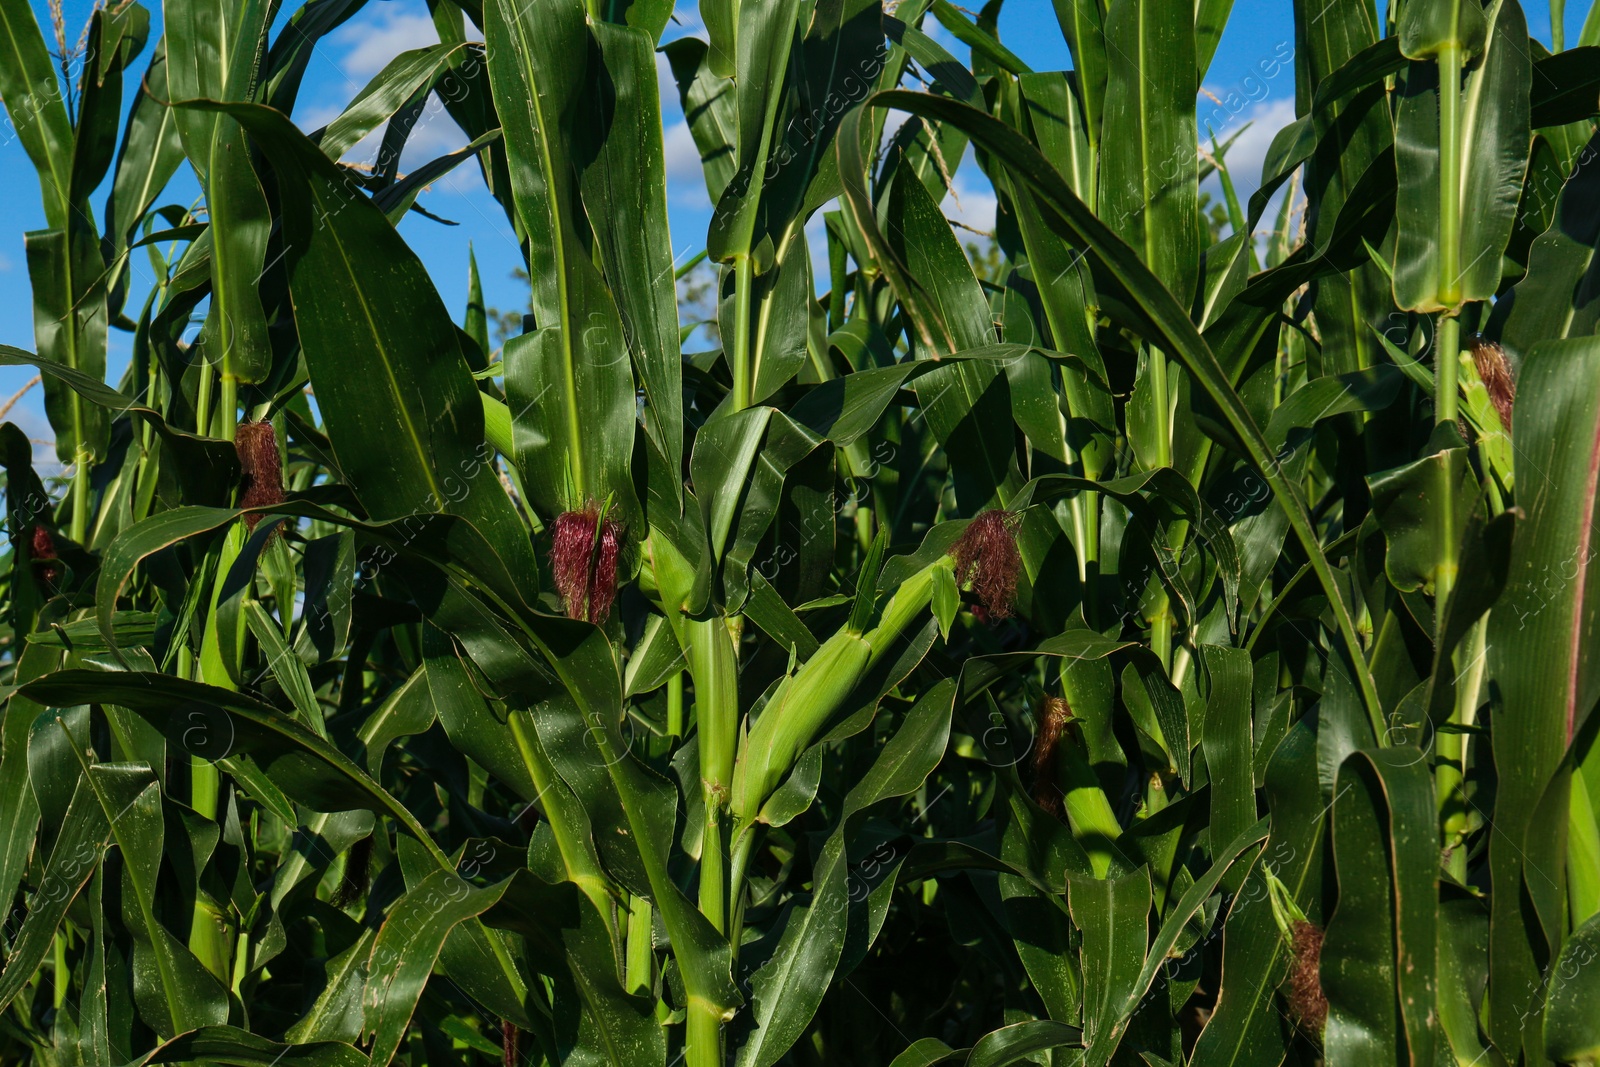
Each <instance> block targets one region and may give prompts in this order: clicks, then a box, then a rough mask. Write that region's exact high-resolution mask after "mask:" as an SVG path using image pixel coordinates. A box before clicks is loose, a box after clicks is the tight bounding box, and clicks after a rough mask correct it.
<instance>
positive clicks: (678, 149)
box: [662, 122, 704, 184]
mask: <svg viewBox="0 0 1600 1067" xmlns="http://www.w3.org/2000/svg"><path fill="white" fill-rule="evenodd" d="M662 136H663V138H664V148H665V149H666V156H667V181H669V182H695V183H702V184H703V182H704V179H703V177H702V176H701V170H700V149H699V147H698V146H697V145H696V144H695V143H694V134H692V133H690V132H689V124H688V123H687V122H675V123H673V124H672V125H671V126H668V127H667V128H666V130H665V131H664V132H663V134H662Z"/></svg>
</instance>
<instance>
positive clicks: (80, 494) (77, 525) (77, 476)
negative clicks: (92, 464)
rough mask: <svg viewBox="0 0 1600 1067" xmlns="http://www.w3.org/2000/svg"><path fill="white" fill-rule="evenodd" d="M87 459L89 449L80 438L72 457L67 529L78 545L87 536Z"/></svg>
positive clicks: (88, 486) (88, 487)
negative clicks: (70, 495) (70, 513)
mask: <svg viewBox="0 0 1600 1067" xmlns="http://www.w3.org/2000/svg"><path fill="white" fill-rule="evenodd" d="M89 459H90V457H89V450H88V449H86V448H84V447H83V442H82V440H80V441H79V442H78V449H77V455H76V456H75V457H74V459H73V465H74V470H73V472H72V525H71V527H70V528H69V530H68V536H70V537H71V538H72V539H73V540H74V541H76V542H77V543H78V544H80V545H81V544H83V543H84V541H85V540H86V539H87V538H88V536H89V489H90V485H89Z"/></svg>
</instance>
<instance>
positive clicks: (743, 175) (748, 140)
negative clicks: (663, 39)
mask: <svg viewBox="0 0 1600 1067" xmlns="http://www.w3.org/2000/svg"><path fill="white" fill-rule="evenodd" d="M733 10H734V11H735V12H736V13H737V18H738V20H739V25H738V31H737V33H738V37H737V63H736V67H737V71H736V72H730V71H719V72H720V73H723V74H724V75H726V74H727V73H734V74H735V77H734V83H735V85H736V86H737V87H738V90H737V92H738V95H737V97H736V101H737V103H736V114H737V115H738V131H739V135H738V138H737V139H736V140H735V141H734V146H735V153H734V160H735V170H734V174H733V177H732V178H731V179H730V180H729V182H728V185H727V188H725V189H724V190H723V191H722V195H721V196H720V197H718V198H717V207H716V211H715V212H714V213H713V214H712V216H711V228H710V230H709V231H707V233H706V251H707V252H708V253H709V254H710V256H711V258H712V259H714V260H716V261H717V262H719V263H727V262H730V261H732V260H733V259H735V258H737V257H744V256H748V255H750V254H751V252H752V251H754V250H755V249H754V240H755V235H756V226H757V220H758V215H759V212H760V209H761V202H762V197H763V194H764V192H765V189H766V182H767V177H768V173H767V172H768V164H769V162H770V157H771V153H772V151H773V149H774V148H775V147H776V145H777V144H778V143H779V136H780V134H779V131H778V130H777V129H776V126H777V122H776V121H775V120H776V119H777V116H778V109H779V105H780V104H781V103H782V102H783V98H784V95H785V92H784V91H785V88H786V82H785V79H786V77H787V74H788V68H789V55H790V52H791V50H792V49H791V45H792V44H793V38H794V32H795V16H796V13H797V12H798V11H799V0H771V2H769V3H746V4H737V3H736V4H734V5H733ZM709 24H710V23H709V22H708V25H709ZM711 46H712V51H711V53H710V55H711V64H712V70H714V71H717V70H718V64H719V62H720V61H721V60H719V57H720V56H721V53H720V52H719V51H718V49H719V42H718V40H717V35H716V34H715V33H713V34H712V40H711Z"/></svg>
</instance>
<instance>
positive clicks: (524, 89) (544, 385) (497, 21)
mask: <svg viewBox="0 0 1600 1067" xmlns="http://www.w3.org/2000/svg"><path fill="white" fill-rule="evenodd" d="M485 18H486V19H487V20H488V25H487V26H485V28H484V29H485V32H486V35H487V42H488V54H489V80H490V84H491V85H492V87H493V90H494V98H495V105H496V108H497V109H498V112H499V115H500V119H501V123H502V125H503V126H504V128H505V140H506V146H507V149H508V153H509V160H510V163H511V183H512V188H513V190H514V192H515V199H516V207H517V214H518V218H519V219H520V221H521V224H522V231H523V232H524V233H525V234H527V235H528V238H529V245H528V248H529V273H530V275H531V277H532V281H533V294H532V306H533V317H534V321H535V323H536V325H537V330H536V332H534V333H532V334H524V335H523V336H522V337H520V338H517V339H515V341H514V343H511V344H508V345H507V346H506V355H505V358H506V369H507V382H506V386H507V400H508V402H509V404H510V406H511V409H512V425H513V432H514V441H515V446H516V452H517V455H516V460H517V465H518V467H519V469H520V470H521V471H522V474H523V478H524V481H525V483H526V484H527V485H528V488H529V492H530V494H531V497H532V499H531V501H530V503H532V505H533V506H534V508H535V510H536V511H538V512H539V514H540V517H541V519H543V520H544V521H545V522H546V523H549V522H550V521H552V520H553V519H554V518H555V517H556V515H558V514H560V513H561V512H564V511H571V510H577V509H580V508H582V507H584V506H585V505H586V504H587V503H589V502H590V501H591V500H592V501H594V502H595V503H597V504H599V503H604V502H605V501H606V499H607V498H608V497H611V498H613V499H614V503H613V506H615V507H617V508H619V509H620V512H621V517H622V518H623V520H624V521H625V522H631V521H632V520H634V519H635V518H636V517H637V512H638V507H637V504H636V503H635V502H634V494H633V480H632V476H631V474H630V470H629V467H630V462H631V458H632V454H633V436H634V424H635V422H636V413H635V403H636V402H635V399H634V396H635V394H634V383H633V374H632V371H631V369H630V366H629V359H628V352H627V347H628V342H627V338H626V337H625V336H624V333H623V327H622V320H621V318H620V316H619V315H618V312H617V305H616V303H615V302H614V301H613V300H612V298H611V295H610V294H609V293H607V291H606V289H605V283H604V281H603V280H602V279H601V277H600V272H599V271H598V270H597V269H596V268H595V265H594V263H593V261H592V260H591V259H590V255H589V252H588V251H587V250H586V249H585V248H584V247H583V243H582V236H581V235H582V233H583V231H584V228H585V227H587V225H588V223H587V220H586V219H584V218H583V213H582V206H581V205H580V204H579V203H578V182H577V181H576V177H577V175H576V174H575V170H576V167H577V160H576V159H575V158H574V157H573V156H572V154H571V153H572V152H573V151H574V150H575V149H576V148H577V147H578V145H577V142H576V138H575V134H576V131H577V129H578V124H579V123H580V122H582V121H585V112H584V107H585V106H586V105H585V103H584V101H585V97H586V95H587V94H588V91H589V88H590V83H589V77H590V75H589V73H588V63H589V61H590V59H589V57H590V49H591V38H590V35H589V32H588V30H587V29H586V28H585V25H584V16H583V10H582V8H581V7H578V6H575V5H572V4H566V3H559V2H556V0H540V2H538V3H534V4H528V5H523V6H521V7H518V8H515V9H513V8H512V7H511V5H510V4H508V3H507V2H506V0H492V2H491V3H490V4H489V5H488V6H487V8H486V9H485ZM596 207H598V205H596ZM657 269H659V268H657ZM615 281H617V282H619V283H620V281H621V279H616V280H615ZM652 308H653V309H654V310H658V309H656V308H655V305H653V304H652ZM653 325H654V324H653ZM651 336H652V337H653V334H652V335H651ZM641 343H642V342H641ZM652 343H653V342H652ZM658 358H659V357H658ZM658 384H659V383H658Z"/></svg>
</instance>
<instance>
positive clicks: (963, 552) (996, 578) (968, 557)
mask: <svg viewBox="0 0 1600 1067" xmlns="http://www.w3.org/2000/svg"><path fill="white" fill-rule="evenodd" d="M1016 525H1017V515H1016V514H1015V513H1014V512H1010V511H1004V510H1001V509H1000V508H991V509H990V510H988V511H985V512H982V513H981V514H979V515H978V517H977V518H975V519H973V520H972V521H971V522H969V523H968V524H967V528H966V529H965V530H963V531H962V533H961V536H960V537H959V538H957V539H956V543H955V544H954V545H952V546H951V547H950V555H952V556H953V557H955V561H956V581H957V582H959V583H961V584H963V585H967V584H968V583H970V587H971V589H972V592H973V595H974V596H976V597H977V598H978V603H977V604H976V605H974V606H973V609H972V613H973V614H974V615H976V616H977V617H978V619H979V620H981V621H983V622H998V621H1000V620H1001V619H1007V618H1010V617H1011V606H1012V602H1013V601H1014V600H1015V599H1016V596H1017V573H1018V572H1019V571H1020V570H1021V569H1022V553H1021V552H1019V551H1018V550H1017V538H1016V534H1015V533H1014V532H1013V530H1014V529H1015V527H1016Z"/></svg>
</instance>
